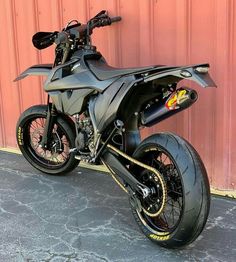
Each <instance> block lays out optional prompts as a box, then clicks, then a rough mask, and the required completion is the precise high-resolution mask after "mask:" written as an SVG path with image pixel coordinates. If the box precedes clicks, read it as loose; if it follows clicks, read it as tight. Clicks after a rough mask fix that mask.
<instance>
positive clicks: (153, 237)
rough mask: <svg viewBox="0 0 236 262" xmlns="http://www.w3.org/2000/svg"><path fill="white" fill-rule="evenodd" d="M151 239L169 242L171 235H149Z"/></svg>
mask: <svg viewBox="0 0 236 262" xmlns="http://www.w3.org/2000/svg"><path fill="white" fill-rule="evenodd" d="M149 237H150V238H152V239H154V240H163V241H164V240H168V239H169V238H170V235H167V236H157V235H155V234H151V235H149Z"/></svg>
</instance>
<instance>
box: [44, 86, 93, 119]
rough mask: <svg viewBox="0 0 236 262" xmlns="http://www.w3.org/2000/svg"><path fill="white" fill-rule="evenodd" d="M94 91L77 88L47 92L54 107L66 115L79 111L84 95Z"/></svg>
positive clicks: (83, 101)
mask: <svg viewBox="0 0 236 262" xmlns="http://www.w3.org/2000/svg"><path fill="white" fill-rule="evenodd" d="M92 92H94V90H92V89H77V90H68V91H64V92H61V91H54V92H49V95H50V96H51V98H52V101H53V103H54V104H55V106H56V109H57V110H58V111H59V112H62V113H65V114H67V115H74V114H77V113H80V111H81V110H82V108H83V105H84V103H85V101H86V97H87V96H88V95H89V94H91V93H92Z"/></svg>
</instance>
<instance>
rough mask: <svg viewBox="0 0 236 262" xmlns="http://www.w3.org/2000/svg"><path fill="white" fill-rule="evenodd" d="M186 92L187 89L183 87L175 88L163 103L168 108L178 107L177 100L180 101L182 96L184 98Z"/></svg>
mask: <svg viewBox="0 0 236 262" xmlns="http://www.w3.org/2000/svg"><path fill="white" fill-rule="evenodd" d="M186 92H187V91H186V90H185V89H182V90H177V91H176V92H175V93H173V94H172V95H171V96H170V97H169V99H168V100H167V101H166V104H165V105H166V107H167V108H168V109H169V110H173V109H178V108H179V105H178V104H179V102H180V101H181V99H182V98H185V95H186Z"/></svg>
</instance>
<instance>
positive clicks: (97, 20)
mask: <svg viewBox="0 0 236 262" xmlns="http://www.w3.org/2000/svg"><path fill="white" fill-rule="evenodd" d="M73 21H74V20H73ZM119 21H121V17H120V16H116V17H112V18H111V17H109V16H108V15H107V12H106V11H104V10H103V11H101V12H100V13H98V14H97V15H96V16H95V17H94V18H92V19H90V20H89V22H88V23H87V24H82V25H81V24H80V23H78V22H77V23H78V25H77V24H76V25H71V26H68V27H67V28H65V29H63V31H61V32H38V33H36V34H35V35H34V36H33V38H32V42H33V45H34V46H35V47H36V48H38V49H44V48H46V47H48V46H50V45H52V44H53V43H55V44H57V45H58V44H66V43H71V40H74V39H83V38H85V37H87V39H88V38H89V37H90V35H91V34H92V32H93V29H94V28H96V27H103V26H108V25H111V24H112V23H115V22H119Z"/></svg>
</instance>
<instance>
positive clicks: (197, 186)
mask: <svg viewBox="0 0 236 262" xmlns="http://www.w3.org/2000/svg"><path fill="white" fill-rule="evenodd" d="M133 157H134V158H135V159H138V160H139V161H141V162H143V163H145V164H148V165H150V166H152V167H154V168H156V169H157V170H158V171H159V173H160V174H161V175H162V177H163V179H164V181H165V183H166V190H167V192H166V194H167V201H166V203H165V207H164V209H163V210H162V212H161V213H160V214H159V215H158V216H156V217H150V216H148V215H147V214H146V213H145V212H144V211H143V210H144V209H140V208H139V209H136V208H135V207H134V206H132V205H131V207H132V211H133V214H134V217H135V219H136V221H137V223H138V225H139V226H140V228H141V230H142V231H143V233H144V234H145V235H146V236H147V237H148V238H149V239H151V240H152V241H154V242H155V243H157V244H158V245H161V246H164V247H168V248H178V247H181V246H184V245H187V244H190V243H191V242H192V241H194V240H195V239H196V238H197V237H198V236H199V234H200V233H201V232H202V230H203V228H204V226H205V223H206V221H207V217H208V213H209V207H210V187H209V182H208V178H207V173H206V169H205V167H204V165H203V163H202V161H201V159H200V156H199V155H198V153H197V152H196V151H195V149H194V148H193V147H192V146H191V145H190V144H189V143H188V142H187V141H185V140H184V139H183V138H181V137H179V136H177V135H175V134H172V133H160V134H155V135H152V136H150V137H148V138H147V139H145V140H144V141H143V142H142V143H141V144H140V145H139V146H138V148H137V149H136V151H135V152H134V155H133ZM133 171H134V172H135V174H137V178H138V179H139V181H140V182H142V183H144V184H145V183H146V185H148V186H150V185H151V183H153V182H152V181H151V180H149V178H148V177H150V178H151V174H150V173H149V174H148V173H147V171H145V170H142V169H140V168H138V167H135V169H134V170H133ZM158 201H159V200H158ZM140 202H141V204H142V205H143V206H145V209H147V208H149V209H150V210H151V209H153V208H154V207H155V205H157V203H154V202H155V197H153V198H152V199H151V197H150V199H144V200H143V199H140ZM148 205H150V206H149V207H148ZM157 206H158V205H157Z"/></svg>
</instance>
